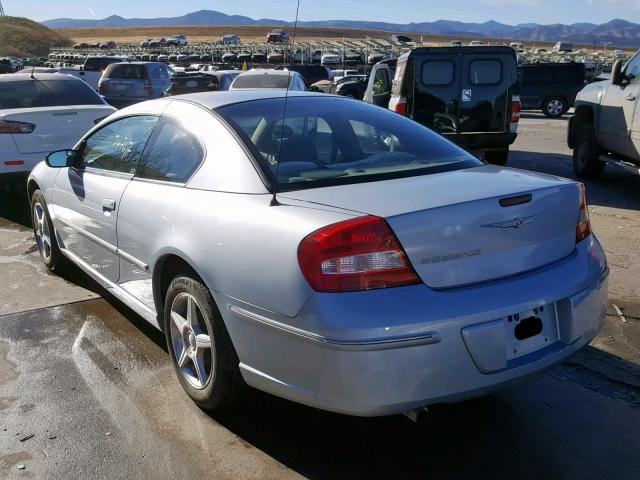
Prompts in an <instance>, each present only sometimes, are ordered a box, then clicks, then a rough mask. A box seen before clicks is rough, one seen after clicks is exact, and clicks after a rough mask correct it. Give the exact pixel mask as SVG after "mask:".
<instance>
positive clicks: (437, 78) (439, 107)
mask: <svg viewBox="0 0 640 480" xmlns="http://www.w3.org/2000/svg"><path fill="white" fill-rule="evenodd" d="M516 65H517V59H516V54H515V52H514V51H513V49H512V48H509V47H462V48H460V47H427V48H416V49H414V50H412V51H411V52H408V53H405V54H404V55H402V56H401V57H399V58H398V60H397V62H396V61H386V62H381V63H380V64H377V65H375V66H374V68H373V70H372V72H371V75H370V77H369V85H368V86H367V92H366V93H365V97H364V99H365V101H368V102H372V103H375V104H376V105H380V106H382V107H386V108H389V109H391V110H394V111H396V112H397V113H400V114H401V115H405V116H407V117H409V118H411V119H413V120H415V121H416V122H418V123H421V124H422V125H425V126H427V127H429V128H431V129H433V130H435V131H436V132H438V133H440V134H441V135H444V136H445V137H446V138H448V139H450V140H451V141H453V142H454V143H457V144H458V145H460V146H462V147H463V148H466V149H468V150H469V151H472V152H474V153H476V154H478V155H479V154H482V155H483V156H484V159H485V160H486V161H488V162H490V163H495V164H498V165H505V163H506V162H507V158H508V156H509V146H510V145H511V144H512V143H513V142H514V141H515V139H516V136H517V129H518V122H519V120H520V108H521V104H520V97H519V87H518V75H517V69H516ZM414 72H415V74H414ZM392 79H393V81H392Z"/></svg>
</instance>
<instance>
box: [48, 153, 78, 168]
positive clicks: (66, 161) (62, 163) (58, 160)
mask: <svg viewBox="0 0 640 480" xmlns="http://www.w3.org/2000/svg"><path fill="white" fill-rule="evenodd" d="M75 158H76V152H75V150H58V151H57V152H51V153H50V154H49V155H47V157H46V159H45V162H46V163H47V165H48V166H50V167H51V168H64V167H70V166H71V165H73V162H74V161H75Z"/></svg>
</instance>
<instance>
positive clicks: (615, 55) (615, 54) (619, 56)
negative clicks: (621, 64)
mask: <svg viewBox="0 0 640 480" xmlns="http://www.w3.org/2000/svg"><path fill="white" fill-rule="evenodd" d="M611 56H612V57H613V58H617V59H626V58H627V54H626V53H624V50H613V51H612V52H611Z"/></svg>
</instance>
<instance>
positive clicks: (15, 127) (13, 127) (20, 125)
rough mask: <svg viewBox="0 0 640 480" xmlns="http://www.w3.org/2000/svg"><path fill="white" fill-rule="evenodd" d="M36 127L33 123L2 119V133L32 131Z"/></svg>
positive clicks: (0, 124) (0, 127)
mask: <svg viewBox="0 0 640 480" xmlns="http://www.w3.org/2000/svg"><path fill="white" fill-rule="evenodd" d="M35 129H36V126H35V125H34V124H33V123H26V122H14V121H10V120H0V133H13V134H21V133H32V132H33V131H34V130H35Z"/></svg>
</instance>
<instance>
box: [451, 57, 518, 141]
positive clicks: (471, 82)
mask: <svg viewBox="0 0 640 480" xmlns="http://www.w3.org/2000/svg"><path fill="white" fill-rule="evenodd" d="M512 61H515V58H513V59H512V55H508V54H504V53H491V52H487V53H479V52H478V53H469V54H466V55H462V56H461V58H460V64H461V67H462V68H461V72H460V73H461V74H460V109H459V119H460V122H459V133H471V132H505V131H507V132H508V131H509V127H510V123H511V114H510V105H511V98H509V86H510V85H511V84H512V83H513V81H514V78H511V77H512V76H513V75H515V74H516V73H515V72H516V71H517V70H516V68H515V64H512V63H511V62H512Z"/></svg>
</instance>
